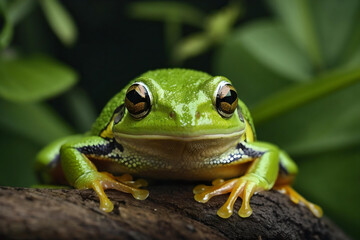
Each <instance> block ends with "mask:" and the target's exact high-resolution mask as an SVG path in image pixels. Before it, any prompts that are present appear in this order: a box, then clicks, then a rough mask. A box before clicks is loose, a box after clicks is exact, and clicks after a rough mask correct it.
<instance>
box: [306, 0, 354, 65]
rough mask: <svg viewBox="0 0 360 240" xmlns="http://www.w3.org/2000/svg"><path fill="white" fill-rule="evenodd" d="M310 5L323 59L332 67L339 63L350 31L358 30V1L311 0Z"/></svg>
mask: <svg viewBox="0 0 360 240" xmlns="http://www.w3.org/2000/svg"><path fill="white" fill-rule="evenodd" d="M311 7H312V9H313V11H312V12H313V18H314V24H315V27H316V29H317V32H318V36H319V37H318V39H319V43H320V48H321V50H322V53H323V57H324V60H325V61H326V63H327V65H328V66H330V67H333V66H334V65H336V64H338V63H339V57H340V56H341V54H342V51H343V50H344V49H345V48H347V47H348V46H347V45H348V40H349V38H350V37H351V34H352V32H353V31H359V27H360V25H359V19H357V17H358V16H357V15H359V13H360V2H359V1H358V0H343V1H341V3H340V2H339V1H338V0H327V1H323V0H312V1H311ZM358 41H359V39H358ZM358 41H357V46H358V45H359V44H358V43H359V42H358Z"/></svg>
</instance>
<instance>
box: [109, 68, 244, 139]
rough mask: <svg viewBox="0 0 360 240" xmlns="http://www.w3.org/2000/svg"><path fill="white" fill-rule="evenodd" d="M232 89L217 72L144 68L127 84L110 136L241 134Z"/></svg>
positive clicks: (229, 83)
mask: <svg viewBox="0 0 360 240" xmlns="http://www.w3.org/2000/svg"><path fill="white" fill-rule="evenodd" d="M237 97H238V96H237V92H236V90H235V89H234V87H233V86H232V84H231V82H230V81H229V80H228V79H227V78H225V77H221V76H217V77H212V76H210V75H208V74H206V73H203V72H199V71H194V70H187V69H162V70H155V71H150V72H147V73H145V74H143V75H141V76H140V77H139V78H137V79H135V80H134V81H132V82H131V83H130V84H129V85H128V86H127V87H126V93H125V97H124V98H125V99H124V103H123V106H122V107H121V108H119V109H118V113H116V114H117V115H118V117H117V116H116V115H115V117H114V124H113V133H114V135H115V136H117V135H118V136H119V135H127V136H129V135H131V136H133V137H136V136H142V137H144V136H145V135H146V136H147V137H153V138H155V137H169V138H184V139H188V138H189V139H190V138H207V137H219V136H223V135H241V134H242V133H243V131H244V129H245V123H244V119H243V117H242V115H241V112H240V111H239V110H238V108H237V103H238V98H237Z"/></svg>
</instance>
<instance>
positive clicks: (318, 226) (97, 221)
mask: <svg viewBox="0 0 360 240" xmlns="http://www.w3.org/2000/svg"><path fill="white" fill-rule="evenodd" d="M192 187H193V184H183V183H162V184H157V185H156V184H155V185H153V186H151V187H149V190H150V196H149V198H148V199H146V200H145V201H139V200H135V199H133V198H132V196H131V195H129V194H124V193H120V192H115V191H107V194H108V196H109V198H110V199H111V200H112V202H113V203H114V206H115V207H114V211H113V212H112V213H104V212H102V211H101V210H99V201H98V198H97V196H96V195H95V193H94V192H93V191H92V190H75V189H68V190H65V189H56V190H55V189H51V190H49V189H27V188H10V187H0V239H348V237H347V236H346V235H344V233H343V232H342V231H341V230H340V229H338V228H337V227H336V226H335V225H334V224H333V223H331V222H330V221H329V220H328V219H326V218H325V217H323V218H321V219H318V218H316V217H314V216H313V215H312V214H311V212H310V211H309V210H308V209H306V208H305V207H303V206H301V205H296V204H293V203H292V202H290V200H289V198H288V197H287V196H285V195H282V194H280V193H278V192H276V191H267V192H262V193H259V194H257V195H255V196H254V197H253V198H252V199H251V206H252V208H253V214H252V215H251V216H250V217H249V218H246V219H243V218H240V217H239V216H238V215H237V213H236V211H237V210H238V209H239V208H240V205H241V199H239V200H238V201H237V202H236V204H235V210H236V211H235V212H234V214H233V216H232V217H230V218H229V219H221V218H219V217H218V216H217V215H216V211H217V210H218V209H219V208H220V207H221V205H222V204H223V203H224V202H225V201H226V197H227V196H218V197H214V198H213V199H211V200H210V201H209V202H208V203H206V204H201V203H197V202H196V201H195V200H194V199H193V194H192Z"/></svg>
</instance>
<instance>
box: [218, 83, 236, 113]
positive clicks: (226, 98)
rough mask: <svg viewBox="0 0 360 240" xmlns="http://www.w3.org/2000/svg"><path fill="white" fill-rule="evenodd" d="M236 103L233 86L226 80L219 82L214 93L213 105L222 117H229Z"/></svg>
mask: <svg viewBox="0 0 360 240" xmlns="http://www.w3.org/2000/svg"><path fill="white" fill-rule="evenodd" d="M237 103H238V97H237V93H236V90H235V88H234V87H233V86H232V85H231V84H230V83H228V82H225V81H222V82H220V83H219V86H218V87H217V89H216V93H215V107H216V110H217V111H218V113H219V114H220V115H221V116H222V117H223V118H230V117H231V116H232V115H233V113H234V112H235V109H236V107H237Z"/></svg>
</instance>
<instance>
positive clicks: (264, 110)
mask: <svg viewBox="0 0 360 240" xmlns="http://www.w3.org/2000/svg"><path fill="white" fill-rule="evenodd" d="M359 81H360V68H357V69H355V70H337V71H333V72H328V73H326V74H323V75H320V76H319V77H317V78H315V79H313V80H312V81H310V82H309V83H304V84H298V85H294V86H293V87H289V88H286V89H284V90H282V91H279V92H276V93H274V94H273V95H272V96H270V97H268V98H267V99H265V100H263V101H262V102H260V103H258V104H257V105H256V106H255V107H254V108H253V109H252V115H253V118H254V121H255V122H256V123H261V122H265V121H268V120H270V119H271V118H273V117H276V116H278V115H280V114H282V113H284V112H287V111H289V110H291V109H294V108H296V107H298V106H300V105H302V104H305V103H307V102H309V101H311V100H314V99H316V98H319V97H322V96H324V95H326V94H329V93H332V92H334V91H336V90H339V89H341V88H343V87H346V86H349V85H351V84H353V83H356V82H359Z"/></svg>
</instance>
